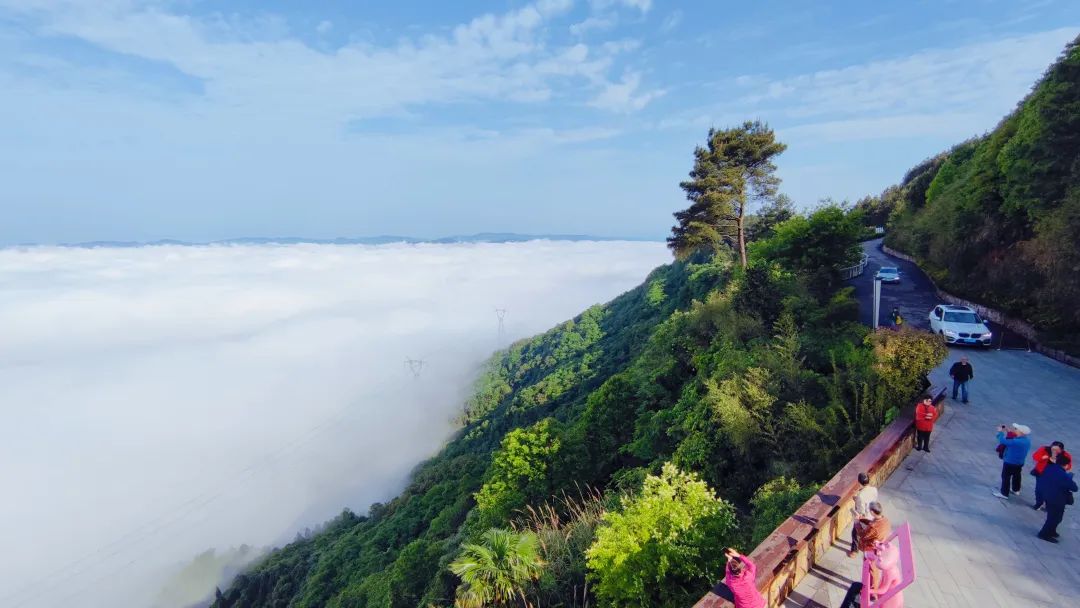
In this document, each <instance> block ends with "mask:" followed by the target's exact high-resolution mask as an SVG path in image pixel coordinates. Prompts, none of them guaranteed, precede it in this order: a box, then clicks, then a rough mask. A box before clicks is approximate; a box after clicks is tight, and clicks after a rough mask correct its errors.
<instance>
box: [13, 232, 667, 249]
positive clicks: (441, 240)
mask: <svg viewBox="0 0 1080 608" xmlns="http://www.w3.org/2000/svg"><path fill="white" fill-rule="evenodd" d="M542 240H547V241H598V242H618V241H624V242H631V243H661V242H664V241H665V237H659V236H658V237H635V236H626V235H615V236H606V235H599V234H588V233H584V234H574V233H569V232H557V233H543V232H536V233H532V232H501V231H480V232H467V233H462V234H450V235H445V236H439V237H430V238H428V237H419V236H413V235H405V234H371V235H361V236H335V237H326V238H320V237H308V236H296V235H277V236H237V237H228V238H223V239H207V240H192V239H175V238H159V239H147V240H142V239H91V240H85V241H72V242H42V241H25V242H18V243H0V249H4V248H13V247H77V248H94V247H147V246H167V245H176V246H185V247H197V246H206V245H262V244H265V245H291V244H311V245H390V244H394V243H406V244H453V243H518V242H527V241H542Z"/></svg>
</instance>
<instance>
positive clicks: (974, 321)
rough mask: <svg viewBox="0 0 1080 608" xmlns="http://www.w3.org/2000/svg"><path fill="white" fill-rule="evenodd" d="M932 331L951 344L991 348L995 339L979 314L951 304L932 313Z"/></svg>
mask: <svg viewBox="0 0 1080 608" xmlns="http://www.w3.org/2000/svg"><path fill="white" fill-rule="evenodd" d="M930 331H932V332H934V333H937V334H940V335H941V336H943V337H944V338H945V341H946V342H948V343H949V344H976V345H981V346H990V341H991V340H992V339H993V337H994V334H993V333H991V331H990V328H989V327H987V325H986V322H985V321H983V320H982V317H980V316H979V313H977V312H975V311H974V310H972V309H971V308H969V307H967V306H953V305H951V304H938V305H937V306H935V307H934V310H931V311H930Z"/></svg>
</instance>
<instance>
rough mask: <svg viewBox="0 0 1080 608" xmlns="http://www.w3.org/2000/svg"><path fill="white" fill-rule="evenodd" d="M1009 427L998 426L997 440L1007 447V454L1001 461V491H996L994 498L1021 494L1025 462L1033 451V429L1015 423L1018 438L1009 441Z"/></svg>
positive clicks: (1004, 454)
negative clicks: (1029, 436) (1007, 434)
mask: <svg viewBox="0 0 1080 608" xmlns="http://www.w3.org/2000/svg"><path fill="white" fill-rule="evenodd" d="M1008 430H1009V429H1008V427H1006V426H1005V425H1004V424H1002V425H999V426H998V433H997V440H998V444H999V445H1004V446H1005V452H1004V453H1003V454H1002V457H1001V460H1002V463H1001V489H1000V491H999V490H994V496H997V497H998V498H1008V497H1009V493H1010V491H1011V493H1013V494H1019V493H1020V480H1021V477H1023V476H1022V475H1021V473H1022V472H1023V471H1024V462H1026V461H1027V456H1028V452H1030V451H1031V439H1029V438H1028V435H1030V434H1031V428H1030V427H1028V426H1027V425H1026V424H1020V423H1018V422H1014V423H1013V424H1012V430H1013V432H1014V433H1016V437H1013V438H1012V439H1009V438H1008V437H1007V436H1006V433H1007V431H1008Z"/></svg>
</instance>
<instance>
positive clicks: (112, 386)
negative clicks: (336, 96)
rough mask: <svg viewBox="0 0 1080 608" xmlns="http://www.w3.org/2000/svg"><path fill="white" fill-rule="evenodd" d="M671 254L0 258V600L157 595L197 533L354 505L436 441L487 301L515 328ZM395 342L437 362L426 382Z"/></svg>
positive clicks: (286, 531) (312, 251)
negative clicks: (2, 527)
mask: <svg viewBox="0 0 1080 608" xmlns="http://www.w3.org/2000/svg"><path fill="white" fill-rule="evenodd" d="M667 258H668V254H667V252H666V250H665V248H664V247H663V245H662V244H660V243H589V242H586V243H550V242H532V243H526V244H509V245H498V244H481V245H452V246H439V245H418V246H404V245H388V246H381V247H364V246H319V245H297V246H265V247H249V246H232V247H225V246H221V247H150V248H135V249H93V250H85V249H65V248H30V249H4V250H0V327H3V328H4V339H3V341H0V385H2V386H3V387H4V398H3V400H2V401H0V460H2V461H3V462H4V463H5V471H6V473H5V475H6V477H5V483H6V485H7V490H8V495H7V500H5V501H4V502H3V503H2V504H0V521H4V522H7V523H8V524H11V523H13V522H18V525H17V526H8V528H6V532H5V537H4V543H5V551H4V552H3V554H2V555H0V569H2V571H3V572H4V576H3V577H2V578H0V604H2V605H4V606H15V605H18V604H19V602H27V605H32V606H42V607H48V606H64V605H73V603H77V604H79V605H85V606H91V605H114V606H147V605H149V600H148V598H149V597H152V595H153V594H154V593H155V592H156V589H155V587H154V583H155V579H154V576H153V575H156V574H160V573H162V572H164V571H165V570H166V569H167V567H168V566H170V565H171V564H175V563H176V562H178V561H181V560H185V559H190V558H191V557H192V556H194V555H195V554H196V553H198V552H201V551H203V550H205V549H207V548H208V547H218V548H226V547H228V546H230V545H238V544H240V543H244V542H246V543H250V544H255V545H265V544H271V543H275V542H280V541H282V540H289V539H290V538H291V534H292V532H293V531H295V530H296V529H302V528H303V527H304V526H306V525H311V524H313V523H317V522H320V521H322V520H324V519H325V518H327V517H329V516H331V515H333V514H335V513H337V512H339V510H340V509H341V508H342V507H343V506H346V505H348V506H350V507H352V508H353V509H355V510H358V511H360V512H363V511H364V510H366V507H367V506H368V505H369V504H370V503H371V502H373V501H376V500H386V499H387V498H389V497H390V496H392V495H393V494H394V493H395V492H396V491H397V490H398V489H399V488H400V487H401V484H402V483H403V480H404V478H405V476H406V474H407V472H408V471H409V470H410V469H411V468H412V467H413V466H414V465H415V464H416V463H417V462H418V461H419V460H421V459H422V458H424V457H426V456H427V455H429V454H431V453H433V452H434V451H435V450H436V449H437V448H438V446H439V444H440V442H441V441H443V440H444V439H445V438H446V437H447V435H448V433H449V432H450V430H451V424H450V420H451V418H452V417H453V416H454V415H455V414H456V413H457V412H458V411H459V408H460V406H461V403H462V398H463V397H464V395H465V394H466V393H467V391H468V388H469V379H470V377H471V375H472V373H473V372H474V371H475V369H476V367H477V365H478V363H479V362H480V361H482V359H483V358H484V357H485V356H486V354H487V353H488V352H490V351H491V350H492V349H493V348H494V347H495V342H496V323H497V322H496V317H495V315H494V312H493V309H494V308H496V307H500V308H506V309H508V310H509V315H508V317H507V326H506V327H507V330H508V338H516V337H521V336H526V335H531V334H533V333H536V332H538V331H542V330H543V329H546V328H547V327H549V326H551V325H552V324H554V323H556V322H559V321H561V320H563V319H566V318H569V317H570V316H572V315H574V314H576V313H577V312H579V311H580V310H582V309H583V308H585V307H586V306H588V305H590V304H592V303H594V302H598V301H603V300H607V299H609V298H611V297H613V296H614V295H616V294H618V293H619V292H621V291H623V290H625V289H627V288H629V287H632V286H634V285H635V284H637V283H638V282H639V281H640V280H641V279H642V277H644V276H645V274H646V272H647V271H648V270H649V269H651V268H652V267H653V266H654V265H656V264H658V263H662V262H663V261H665V260H666V259H667ZM406 357H413V358H419V359H424V360H425V361H426V363H427V365H426V366H425V367H424V369H423V372H422V376H421V378H420V379H419V380H417V381H414V379H413V378H412V377H411V376H410V375H409V374H408V373H407V371H406V370H405V369H404V366H403V361H404V359H405V358H406ZM101 548H103V549H101ZM99 549H101V550H99ZM88 555H89V556H91V557H90V559H86V560H83V561H81V562H79V563H77V564H76V566H75V567H71V563H72V562H75V561H76V560H79V559H80V558H82V557H85V556H88ZM41 579H46V580H44V582H39V583H38V584H36V585H32V586H31V587H30V588H29V589H24V585H26V584H27V583H28V582H34V581H41ZM207 591H209V589H208V590H207ZM13 594H14V595H13ZM72 598H77V599H72Z"/></svg>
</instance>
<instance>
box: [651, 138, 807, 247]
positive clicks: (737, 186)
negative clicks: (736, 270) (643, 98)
mask: <svg viewBox="0 0 1080 608" xmlns="http://www.w3.org/2000/svg"><path fill="white" fill-rule="evenodd" d="M786 148H787V146H785V145H784V144H782V143H780V142H778V141H776V136H775V134H774V133H773V131H772V129H770V128H769V127H768V125H765V124H764V123H761V122H759V121H754V122H745V123H743V124H742V125H740V126H738V127H735V128H732V129H723V130H716V129H709V136H708V141H707V142H706V146H705V147H700V146H699V147H698V148H696V149H695V150H694V168H693V170H691V171H690V179H689V180H687V181H684V182H682V183H681V184H679V185H680V186H681V187H682V189H683V190H684V191H685V192H686V198H687V199H688V200H689V201H690V207H688V208H687V209H685V210H683V211H679V212H677V213H675V219H676V220H678V223H677V224H676V225H675V227H674V228H672V229H671V237H670V238H668V246H669V247H670V248H671V250H672V251H673V252H674V253H675V255H676V256H677V257H678V258H679V259H686V258H688V257H689V256H690V255H692V254H694V253H695V252H698V251H701V250H706V251H710V252H716V251H719V250H720V249H722V248H723V247H729V248H732V249H734V250H735V251H737V252H738V254H739V259H740V260H741V261H742V265H743V266H744V267H745V266H746V232H745V230H746V218H747V215H748V208H749V205H750V204H751V202H753V201H755V200H760V201H767V200H770V199H772V198H773V197H774V196H775V195H776V190H777V187H778V185H779V184H780V178H778V177H776V175H775V171H776V165H775V164H773V158H774V157H776V156H777V155H779V154H780V153H782V152H783V151H784V150H785V149H786ZM776 212H777V213H783V212H784V211H783V210H782V209H779V208H778V209H777V210H776Z"/></svg>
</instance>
